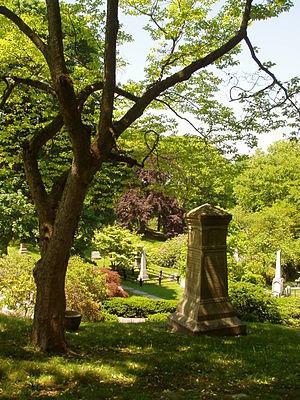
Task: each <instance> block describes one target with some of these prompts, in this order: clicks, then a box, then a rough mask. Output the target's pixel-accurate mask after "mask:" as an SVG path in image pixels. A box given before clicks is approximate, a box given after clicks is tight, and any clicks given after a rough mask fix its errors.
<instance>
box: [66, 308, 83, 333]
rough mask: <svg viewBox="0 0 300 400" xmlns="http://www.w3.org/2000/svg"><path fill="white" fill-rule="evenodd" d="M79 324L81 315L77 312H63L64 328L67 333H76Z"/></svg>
mask: <svg viewBox="0 0 300 400" xmlns="http://www.w3.org/2000/svg"><path fill="white" fill-rule="evenodd" d="M80 322H81V314H80V312H79V311H71V310H70V311H66V312H65V328H66V330H67V331H71V332H74V331H77V329H78V328H79V325H80Z"/></svg>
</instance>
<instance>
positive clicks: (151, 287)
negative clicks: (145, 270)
mask: <svg viewBox="0 0 300 400" xmlns="http://www.w3.org/2000/svg"><path fill="white" fill-rule="evenodd" d="M122 284H124V285H126V286H129V287H132V288H133V289H137V290H141V291H142V292H146V293H148V294H152V295H154V296H157V297H160V298H161V299H166V300H171V299H178V300H179V299H180V298H181V296H182V294H183V289H181V287H180V285H178V284H177V283H176V282H170V281H167V280H162V284H161V286H159V285H158V282H157V283H152V282H147V281H145V282H143V286H142V287H140V285H139V283H133V282H129V281H124V280H123V281H122ZM128 294H129V295H130V291H129V290H128Z"/></svg>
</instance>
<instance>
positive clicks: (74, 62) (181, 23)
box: [0, 0, 292, 351]
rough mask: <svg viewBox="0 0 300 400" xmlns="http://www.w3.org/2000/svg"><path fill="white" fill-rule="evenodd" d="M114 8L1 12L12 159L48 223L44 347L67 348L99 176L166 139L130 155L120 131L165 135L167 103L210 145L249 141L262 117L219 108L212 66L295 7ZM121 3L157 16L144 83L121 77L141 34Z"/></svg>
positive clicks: (57, 6)
mask: <svg viewBox="0 0 300 400" xmlns="http://www.w3.org/2000/svg"><path fill="white" fill-rule="evenodd" d="M105 4H106V7H105V8H104V7H103V6H104V3H103V4H102V2H101V1H90V0H78V1H77V2H76V3H75V4H66V3H64V2H60V1H58V0H46V1H45V2H42V1H39V0H34V1H28V0H21V1H20V0H18V1H15V0H4V1H2V3H1V6H0V49H1V51H0V91H1V100H0V109H1V114H0V118H1V131H0V135H1V153H2V155H1V163H4V164H5V165H8V166H9V165H10V166H11V165H14V166H15V167H16V164H18V163H20V160H22V163H23V166H24V170H25V174H26V179H27V182H28V185H29V188H30V192H31V196H32V199H33V202H34V204H35V207H36V210H37V215H38V218H39V236H40V238H39V239H40V250H41V259H40V260H39V261H38V263H37V265H36V267H35V271H34V277H35V282H36V285H37V296H36V304H35V315H34V322H33V330H32V337H31V338H32V343H33V345H34V346H35V347H36V348H37V349H39V350H43V351H46V350H48V351H62V350H66V348H67V344H66V340H65V335H64V312H65V305H66V301H65V293H64V283H65V275H66V269H67V264H68V258H69V255H70V251H71V248H72V243H73V238H74V235H75V231H76V229H77V225H78V221H79V218H80V215H81V211H82V208H83V203H84V199H85V197H86V194H87V191H88V188H89V186H90V184H91V182H92V180H93V178H94V176H95V174H96V172H97V171H98V170H100V169H101V167H102V166H103V164H104V163H105V162H108V161H111V160H114V161H118V162H125V163H127V164H128V165H130V166H133V165H137V164H140V165H143V164H144V161H145V159H146V157H147V156H148V155H149V154H151V153H152V152H153V147H154V146H155V143H156V142H155V141H154V142H153V143H152V145H151V144H150V145H148V146H145V150H146V151H145V152H141V151H136V150H139V149H136V148H134V147H133V148H132V149H124V148H122V146H121V145H122V141H121V140H120V138H121V136H122V135H126V134H130V133H132V134H134V133H135V134H137V135H139V136H140V137H145V135H146V136H147V132H149V131H155V132H156V130H155V129H153V124H154V123H155V119H153V122H152V121H151V118H150V111H153V110H155V112H156V111H157V110H161V109H166V108H167V109H171V110H173V111H174V112H175V113H177V114H178V113H180V112H182V111H184V112H185V111H189V112H190V113H191V114H192V115H194V116H195V117H196V118H197V119H198V120H199V127H198V131H199V135H201V136H202V137H203V138H204V139H205V140H207V141H209V140H214V141H216V142H217V141H218V140H219V139H222V138H224V136H227V137H228V138H229V139H232V138H233V137H236V138H239V137H241V136H243V135H244V134H245V135H246V136H247V135H249V132H251V131H252V130H253V129H254V128H255V126H256V125H257V124H256V122H255V119H253V117H251V118H250V119H248V120H247V121H246V123H247V124H246V125H245V124H244V123H238V122H237V121H236V120H235V118H234V116H233V113H232V111H231V110H230V109H228V108H225V107H223V106H222V105H220V104H218V102H217V99H216V96H215V94H216V91H217V88H218V85H219V84H220V83H221V82H220V78H218V77H215V76H214V74H213V72H212V71H210V70H208V69H207V67H208V66H210V65H213V66H214V68H216V69H222V70H224V69H226V68H230V67H231V66H232V65H233V64H235V63H236V62H237V60H238V53H239V50H240V43H241V42H242V41H243V40H245V41H246V42H247V44H248V46H249V47H250V50H251V51H253V52H254V49H253V48H252V46H251V43H250V42H249V39H248V36H247V28H248V25H249V23H250V22H254V21H255V20H258V19H266V18H269V17H272V16H278V15H279V14H280V13H281V12H282V11H287V10H289V9H290V7H291V6H292V2H291V1H289V0H280V1H278V0H270V1H267V2H265V1H257V2H252V0H239V1H233V0H226V1H221V2H220V1H217V0H211V1H206V0H205V1H204V0H198V1H196V0H184V1H178V0H171V1H169V0H168V1H151V0H143V1H136V0H122V1H120V2H118V0H107V1H106V2H105ZM120 7H121V8H122V10H123V12H125V13H130V14H132V15H134V16H136V17H137V16H138V15H143V16H144V17H146V18H147V20H148V23H147V26H146V29H147V30H148V31H149V32H150V34H151V37H152V39H153V40H154V41H155V46H154V49H153V50H152V51H151V53H150V54H149V56H148V61H147V65H146V66H145V67H146V77H145V80H143V81H141V82H126V83H125V84H120V83H119V82H117V77H116V76H117V75H116V72H117V70H119V69H120V68H124V67H125V65H126V63H125V62H124V60H122V59H120V57H119V54H118V49H119V46H120V43H122V41H124V40H129V39H130V38H129V37H128V35H126V27H122V26H119V21H118V13H119V8H120ZM254 55H255V52H254ZM145 121H150V122H149V124H148V126H145V124H144V123H145ZM200 122H202V125H201V124H200ZM216 127H217V128H218V130H219V132H218V131H216ZM243 128H245V129H244V131H243ZM218 133H220V134H218ZM155 136H156V135H155ZM125 150H126V151H125ZM4 154H5V155H7V157H6V156H4ZM50 167H51V168H50ZM50 169H51V172H50Z"/></svg>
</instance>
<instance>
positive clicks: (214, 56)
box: [114, 0, 252, 137]
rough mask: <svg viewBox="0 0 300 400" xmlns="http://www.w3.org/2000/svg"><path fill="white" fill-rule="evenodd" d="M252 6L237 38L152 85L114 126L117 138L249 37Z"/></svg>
mask: <svg viewBox="0 0 300 400" xmlns="http://www.w3.org/2000/svg"><path fill="white" fill-rule="evenodd" d="M251 4H252V0H247V1H246V5H245V9H244V14H243V19H242V22H241V25H240V29H239V31H238V32H237V33H236V35H235V36H233V37H232V38H231V39H229V40H228V41H227V42H226V43H224V44H223V45H222V46H220V47H219V48H218V49H216V50H214V51H212V52H211V53H209V54H208V55H207V56H205V57H203V58H200V59H198V60H196V61H194V62H192V63H191V64H189V65H188V66H187V67H185V68H183V69H182V70H181V71H178V72H176V73H175V74H173V75H171V76H169V77H168V78H166V79H164V80H162V81H159V82H156V83H155V84H154V85H152V86H151V87H150V88H149V89H148V90H147V91H146V92H145V93H144V95H143V96H142V97H141V98H140V99H139V100H138V101H137V103H136V104H135V105H134V106H133V107H132V108H131V109H130V110H128V112H127V113H126V114H125V115H124V116H123V117H122V118H121V119H120V120H119V121H118V122H116V123H115V124H114V131H115V134H116V137H118V136H120V134H121V133H122V132H124V130H125V129H127V128H128V127H129V126H130V125H131V124H132V123H133V122H134V121H135V120H136V119H137V118H139V117H140V116H141V115H142V114H143V112H144V111H145V109H146V108H147V107H148V105H149V104H150V103H151V102H152V101H153V100H154V99H155V98H156V97H158V96H159V95H160V94H161V93H163V92H164V91H165V90H167V89H169V88H170V87H172V86H174V85H176V84H177V83H180V82H184V81H186V80H188V79H189V78H190V77H191V75H192V74H194V73H195V72H196V71H198V70H199V69H202V68H205V67H207V66H208V65H211V64H212V63H213V62H215V61H216V60H218V59H219V58H220V57H222V56H223V55H225V54H227V53H228V52H229V51H230V50H232V49H233V48H234V47H235V46H236V45H238V44H239V43H240V42H241V41H242V40H243V39H244V38H245V37H246V35H247V26H248V22H249V19H250V11H251Z"/></svg>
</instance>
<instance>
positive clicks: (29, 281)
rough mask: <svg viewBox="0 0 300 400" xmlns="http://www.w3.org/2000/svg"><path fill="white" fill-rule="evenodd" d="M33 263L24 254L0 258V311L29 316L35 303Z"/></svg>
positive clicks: (32, 260)
mask: <svg viewBox="0 0 300 400" xmlns="http://www.w3.org/2000/svg"><path fill="white" fill-rule="evenodd" d="M34 265H35V261H34V259H33V258H31V257H30V256H28V255H26V254H22V255H21V254H18V253H16V254H14V255H8V256H3V257H0V288H1V291H0V310H1V309H2V308H3V307H7V308H8V309H9V310H12V311H13V312H15V313H17V314H20V315H24V316H31V315H32V314H33V309H34V302H35V283H34V278H33V268H34Z"/></svg>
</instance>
